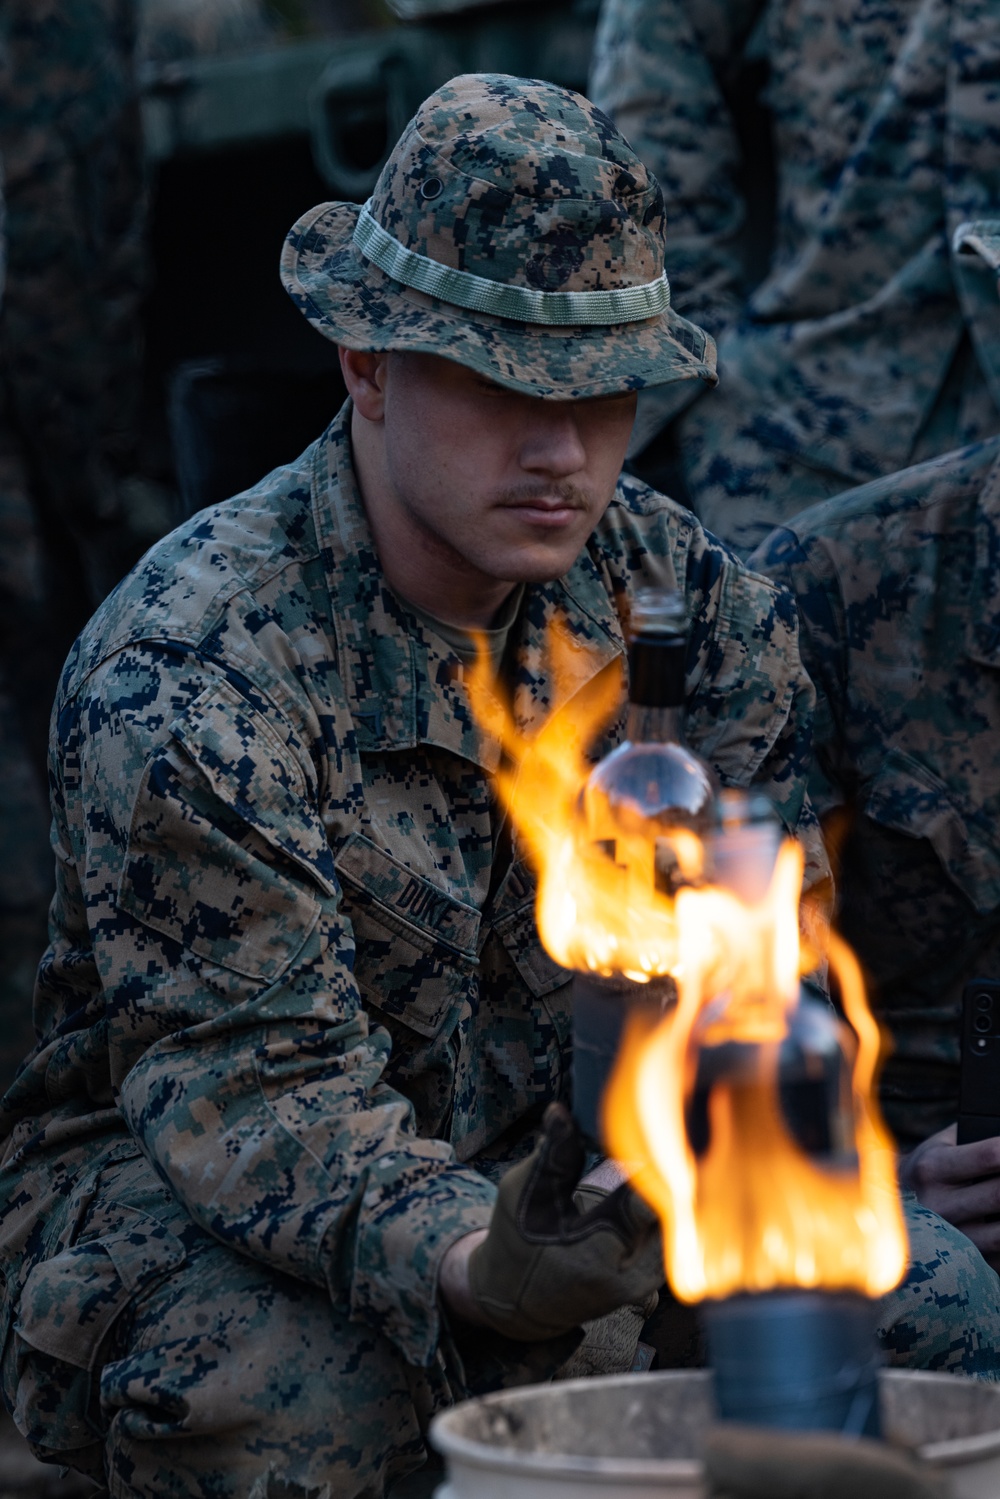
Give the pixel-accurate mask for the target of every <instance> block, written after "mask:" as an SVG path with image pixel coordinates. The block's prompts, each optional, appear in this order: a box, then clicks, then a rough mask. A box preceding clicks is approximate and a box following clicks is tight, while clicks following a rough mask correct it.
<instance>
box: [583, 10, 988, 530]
mask: <svg viewBox="0 0 1000 1499" xmlns="http://www.w3.org/2000/svg"><path fill="white" fill-rule="evenodd" d="M761 78H763V79H764V80H765V84H764V88H763V92H762V94H761V95H760V96H759V100H758V101H757V103H756V104H755V103H754V101H753V100H750V102H749V104H748V99H747V91H748V88H749V89H750V91H751V92H752V84H753V81H754V79H756V80H758V81H759V80H760V79H761ZM998 89H1000V48H998V46H997V7H996V3H995V0H888V3H886V4H882V3H879V4H875V3H870V0H605V3H604V6H603V9H602V12H601V18H600V23H599V27H598V32H597V38H596V43H595V52H594V61H593V70H592V76H591V87H590V92H591V96H592V98H593V99H594V101H595V103H597V104H598V105H599V106H600V107H601V108H602V109H604V110H605V111H606V112H607V113H608V114H609V115H610V116H611V117H612V119H614V121H615V123H616V124H617V125H618V126H619V128H620V129H621V131H622V132H623V134H624V135H625V136H626V138H627V139H628V140H629V142H630V144H631V145H632V147H633V149H634V150H635V151H636V152H637V153H638V155H639V156H640V157H641V158H642V160H643V161H644V162H645V163H646V165H647V166H648V167H649V168H650V170H652V171H653V172H655V173H656V175H657V177H658V178H659V181H660V183H661V185H662V187H663V192H664V199H665V206H666V214H667V244H668V250H669V256H670V265H671V278H670V279H671V286H672V289H673V295H674V303H675V305H676V306H677V308H678V309H679V310H680V311H681V312H683V313H684V314H685V315H686V316H689V317H692V318H695V319H697V320H698V322H700V323H701V324H703V325H704V326H705V327H706V328H707V329H708V330H709V331H710V332H711V333H713V334H714V335H715V337H716V339H717V341H718V346H719V376H720V380H719V386H718V389H717V390H716V391H713V392H705V393H701V392H697V391H693V390H689V391H683V392H681V391H674V392H666V393H662V394H661V393H652V394H650V395H648V396H644V397H643V398H642V399H641V401H640V410H639V415H638V418H637V423H636V437H635V438H634V439H633V448H632V450H631V451H632V453H633V454H635V455H636V456H635V457H634V460H633V466H634V467H635V470H636V472H638V473H640V474H641V475H642V476H643V477H644V478H646V479H648V480H649V481H650V482H652V483H654V484H656V485H657V487H659V488H662V489H665V490H666V492H667V493H670V494H676V495H677V497H678V498H679V499H681V500H683V501H684V502H685V503H687V504H690V506H691V507H692V509H693V510H694V511H695V513H696V514H697V515H698V516H699V518H700V519H701V521H702V522H703V524H704V525H706V526H707V527H708V528H709V529H710V530H711V531H714V532H715V533H716V534H717V535H719V536H721V537H722V538H723V539H724V540H726V541H728V542H729V543H730V544H731V545H733V546H734V547H735V548H736V549H737V550H739V551H740V552H741V553H743V554H744V555H745V554H746V553H747V552H748V551H749V550H750V549H751V548H752V547H753V546H755V545H756V544H757V543H758V542H759V541H761V540H762V539H763V537H764V536H766V534H767V533H768V532H769V531H770V529H771V527H772V526H774V525H776V524H777V523H778V522H780V521H782V520H784V519H785V518H786V517H787V516H790V515H793V514H795V513H796V512H797V511H799V510H801V509H802V508H803V507H804V506H806V505H809V504H812V503H813V502H814V501H817V500H820V499H824V498H827V497H828V496H831V495H834V494H838V493H839V492H840V491H841V490H843V489H845V488H847V487H849V486H850V485H852V484H862V483H864V482H866V481H867V480H869V479H873V478H875V477H877V476H878V475H880V474H886V473H891V472H893V471H894V470H896V469H900V468H902V467H904V466H906V465H908V464H915V463H919V462H921V461H922V460H923V459H925V458H930V457H932V456H934V455H935V454H937V453H943V452H947V451H949V450H951V449H954V448H957V447H959V446H961V445H962V444H966V443H971V442H974V441H978V440H980V439H982V438H986V437H989V436H991V435H993V434H994V433H996V432H997V431H1000V337H997V330H998V323H1000V309H998V306H997V300H996V297H995V296H994V295H993V292H992V287H991V285H990V282H989V278H988V276H987V275H986V273H985V272H984V271H983V269H982V268H978V267H975V266H971V265H970V266H968V267H966V266H963V265H960V264H958V263H957V262H956V259H955V256H954V255H953V254H952V253H951V252H950V249H949V244H950V237H951V234H952V233H953V231H954V230H955V228H956V227H957V226H958V224H959V223H961V222H963V221H966V220H977V219H981V218H984V217H986V216H988V215H989V214H990V213H992V212H995V210H996V205H997V203H998V202H1000V102H998ZM759 106H763V109H764V111H765V113H764V116H763V119H762V120H761V119H760V118H758V117H757V115H756V114H755V109H759ZM738 121H739V123H738ZM772 153H773V179H774V180H773V184H772V183H771V181H770V180H769V173H768V171H767V170H766V169H765V168H763V167H762V163H761V158H762V157H767V156H768V155H771V154H772ZM771 192H773V195H774V198H775V200H776V201H775V203H774V206H773V215H772V211H771V207H770V204H769V202H768V198H769V194H770V193H771ZM772 217H773V222H772ZM762 219H763V222H761V220H762ZM772 241H773V242H772Z"/></svg>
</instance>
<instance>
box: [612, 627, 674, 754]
mask: <svg viewBox="0 0 1000 1499" xmlns="http://www.w3.org/2000/svg"><path fill="white" fill-rule="evenodd" d="M686 655H687V643H686V640H685V637H684V636H682V635H681V636H677V635H674V636H669V637H666V638H664V637H660V638H657V637H655V636H653V637H649V636H647V635H637V636H636V638H635V639H634V640H633V641H632V644H631V647H630V648H629V692H628V697H629V706H628V725H627V728H626V733H627V736H628V738H629V740H630V741H631V743H633V744H641V743H642V742H643V741H646V742H655V741H660V742H661V743H670V742H671V741H679V740H682V739H683V728H682V713H683V705H684V664H685V657H686Z"/></svg>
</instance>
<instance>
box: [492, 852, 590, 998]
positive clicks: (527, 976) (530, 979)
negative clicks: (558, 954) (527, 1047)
mask: <svg viewBox="0 0 1000 1499" xmlns="http://www.w3.org/2000/svg"><path fill="white" fill-rule="evenodd" d="M537 893H538V891H537V886H536V884H535V880H534V877H533V875H532V874H531V871H530V870H529V869H528V867H527V865H526V864H525V863H524V862H523V860H521V859H516V860H515V861H514V863H513V864H512V865H511V867H510V869H509V870H508V871H507V874H506V876H505V878H504V880H503V883H502V884H501V886H500V889H499V890H498V891H497V896H496V900H495V901H494V905H493V917H492V922H491V925H492V927H493V930H494V931H495V932H496V934H497V936H498V937H499V938H500V941H501V942H502V943H503V945H504V948H505V949H506V952H507V955H508V957H509V958H510V960H511V962H512V963H513V964H514V967H515V968H516V969H517V971H518V973H519V975H520V976H521V978H522V979H523V980H524V982H525V983H526V984H527V986H528V988H529V989H530V990H531V992H532V994H534V995H535V996H536V997H537V998H541V997H542V996H543V995H546V994H551V993H553V991H554V990H556V989H560V988H562V986H563V984H566V983H568V982H569V980H570V977H571V975H570V973H569V972H568V971H567V969H565V968H561V967H560V965H559V964H558V963H557V962H556V961H555V960H554V959H553V958H550V957H549V955H548V953H547V952H546V951H545V948H544V947H543V946H542V941H541V938H540V937H539V935H538V929H537V927H536V925H535V898H536V895H537Z"/></svg>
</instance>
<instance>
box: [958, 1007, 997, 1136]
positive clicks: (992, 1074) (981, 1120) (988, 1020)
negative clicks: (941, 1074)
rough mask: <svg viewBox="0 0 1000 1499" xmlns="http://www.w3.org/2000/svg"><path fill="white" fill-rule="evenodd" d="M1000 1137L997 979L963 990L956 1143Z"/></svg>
mask: <svg viewBox="0 0 1000 1499" xmlns="http://www.w3.org/2000/svg"><path fill="white" fill-rule="evenodd" d="M992 1135H1000V979H972V981H971V982H970V983H968V984H966V986H965V988H964V989H963V990H962V1055H961V1059H960V1062H959V1072H958V1143H959V1145H968V1144H969V1143H970V1142H971V1141H973V1140H988V1139H989V1138H990V1136H992Z"/></svg>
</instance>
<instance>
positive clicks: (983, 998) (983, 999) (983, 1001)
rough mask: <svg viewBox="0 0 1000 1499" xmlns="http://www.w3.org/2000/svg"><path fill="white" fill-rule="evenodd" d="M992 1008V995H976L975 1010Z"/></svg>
mask: <svg viewBox="0 0 1000 1499" xmlns="http://www.w3.org/2000/svg"><path fill="white" fill-rule="evenodd" d="M992 1008H993V995H992V994H977V995H976V1009H977V1010H992Z"/></svg>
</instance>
